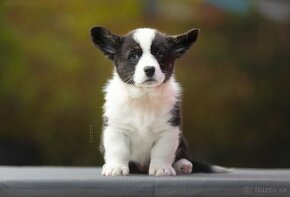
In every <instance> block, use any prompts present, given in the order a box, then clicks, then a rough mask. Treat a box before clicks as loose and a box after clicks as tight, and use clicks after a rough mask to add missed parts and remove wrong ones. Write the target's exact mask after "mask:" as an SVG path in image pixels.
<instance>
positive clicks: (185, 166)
mask: <svg viewBox="0 0 290 197" xmlns="http://www.w3.org/2000/svg"><path fill="white" fill-rule="evenodd" d="M173 168H174V169H175V171H176V174H178V175H184V174H190V173H191V172H192V163H191V162H190V161H188V160H187V159H179V160H177V161H176V162H175V163H174V164H173Z"/></svg>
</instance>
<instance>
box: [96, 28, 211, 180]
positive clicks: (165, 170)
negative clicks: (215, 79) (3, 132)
mask: <svg viewBox="0 0 290 197" xmlns="http://www.w3.org/2000/svg"><path fill="white" fill-rule="evenodd" d="M198 32H199V30H198V29H192V30H190V31H188V32H186V33H184V34H181V35H177V36H168V35H166V34H163V33H160V32H159V31H157V30H155V29H150V28H140V29H136V30H133V31H132V32H130V33H129V34H127V35H125V36H119V35H115V34H112V33H111V32H110V31H108V30H106V29H105V28H103V27H94V28H92V29H91V37H92V40H93V43H94V44H95V45H96V46H97V47H98V48H99V49H100V50H101V51H102V52H103V53H104V54H105V55H106V56H107V57H108V58H109V59H111V60H112V61H113V62H114V64H115V69H114V73H113V77H112V79H111V80H109V82H108V84H107V85H106V86H105V88H104V91H105V94H106V95H105V104H104V107H103V109H104V130H103V138H102V147H103V148H102V149H103V153H104V160H105V164H104V166H103V170H102V175H105V176H118V175H128V174H129V163H130V166H132V169H130V171H131V172H132V171H133V167H134V168H136V169H137V170H139V171H141V172H146V173H148V172H149V175H156V176H164V175H165V176H170V175H176V174H189V173H191V172H192V163H191V162H190V161H189V159H188V156H187V151H186V145H185V142H184V139H183V137H182V134H181V130H180V122H181V118H180V96H181V88H180V86H179V84H178V83H177V82H176V81H175V78H174V62H175V59H176V58H179V57H181V56H182V55H183V54H184V53H185V52H186V50H188V49H189V48H190V46H191V45H192V44H193V43H194V42H195V41H196V39H197V36H198ZM132 162H133V163H132ZM131 164H132V165H131ZM204 171H208V172H210V171H213V168H212V166H206V167H205V168H204Z"/></svg>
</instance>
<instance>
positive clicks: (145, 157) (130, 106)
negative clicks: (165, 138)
mask: <svg viewBox="0 0 290 197" xmlns="http://www.w3.org/2000/svg"><path fill="white" fill-rule="evenodd" d="M104 90H105V93H106V96H105V105H104V116H105V117H107V118H108V125H109V126H110V127H114V128H116V129H118V130H119V131H120V132H123V133H124V134H125V135H126V136H127V137H128V140H129V142H128V143H129V146H130V152H131V154H130V160H132V161H137V162H138V163H141V164H142V163H143V164H145V163H147V162H148V161H149V158H150V151H151V148H152V146H153V144H154V142H155V141H156V139H157V138H158V137H159V135H160V134H161V133H162V132H168V131H169V130H172V126H171V125H170V123H169V120H170V118H171V116H172V114H171V111H172V109H173V107H174V104H175V103H176V102H177V101H178V97H179V94H180V87H179V86H178V84H177V83H176V82H175V80H174V78H173V77H172V78H171V79H170V80H169V81H168V82H167V83H165V84H163V85H161V86H157V87H155V88H140V87H135V86H131V85H127V84H124V83H123V82H122V81H121V80H120V79H119V77H118V75H116V74H114V77H113V79H111V80H110V81H109V83H108V85H107V86H106V87H105V89H104Z"/></svg>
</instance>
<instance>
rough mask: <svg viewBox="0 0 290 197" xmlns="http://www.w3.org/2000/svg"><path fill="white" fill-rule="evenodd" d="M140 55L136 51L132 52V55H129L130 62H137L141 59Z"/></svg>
mask: <svg viewBox="0 0 290 197" xmlns="http://www.w3.org/2000/svg"><path fill="white" fill-rule="evenodd" d="M139 57H140V56H139V54H138V53H137V52H136V51H132V52H131V53H130V54H129V57H128V58H129V60H130V61H132V62H134V61H137V60H138V59H139Z"/></svg>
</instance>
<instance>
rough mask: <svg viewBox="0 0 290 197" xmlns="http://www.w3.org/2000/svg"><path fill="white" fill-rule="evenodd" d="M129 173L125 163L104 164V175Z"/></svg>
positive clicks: (124, 174)
mask: <svg viewBox="0 0 290 197" xmlns="http://www.w3.org/2000/svg"><path fill="white" fill-rule="evenodd" d="M128 174H129V168H128V166H125V165H106V164H105V165H104V166H103V169H102V175H103V176H126V175H128Z"/></svg>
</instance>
